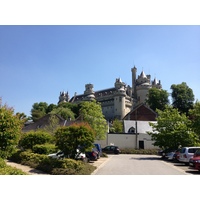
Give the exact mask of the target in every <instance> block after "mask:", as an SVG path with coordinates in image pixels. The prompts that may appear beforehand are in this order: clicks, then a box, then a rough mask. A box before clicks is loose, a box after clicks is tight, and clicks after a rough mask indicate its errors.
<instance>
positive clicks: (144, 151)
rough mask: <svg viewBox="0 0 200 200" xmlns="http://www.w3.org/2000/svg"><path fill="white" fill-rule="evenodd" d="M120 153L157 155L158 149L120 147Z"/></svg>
mask: <svg viewBox="0 0 200 200" xmlns="http://www.w3.org/2000/svg"><path fill="white" fill-rule="evenodd" d="M120 150H121V153H122V154H145V155H157V154H158V149H133V148H120Z"/></svg>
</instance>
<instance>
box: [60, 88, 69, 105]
mask: <svg viewBox="0 0 200 200" xmlns="http://www.w3.org/2000/svg"><path fill="white" fill-rule="evenodd" d="M69 99H70V98H69V94H68V92H67V93H66V92H65V91H63V92H60V96H59V101H58V104H59V103H62V102H69Z"/></svg>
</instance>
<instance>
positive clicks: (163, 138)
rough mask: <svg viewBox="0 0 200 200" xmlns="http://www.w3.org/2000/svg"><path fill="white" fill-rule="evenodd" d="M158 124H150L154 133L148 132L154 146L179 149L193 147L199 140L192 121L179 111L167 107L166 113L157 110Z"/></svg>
mask: <svg viewBox="0 0 200 200" xmlns="http://www.w3.org/2000/svg"><path fill="white" fill-rule="evenodd" d="M157 112H158V117H157V123H150V125H151V126H152V127H153V132H148V134H149V135H151V137H152V140H153V141H155V143H154V145H155V146H158V147H160V148H171V149H177V148H178V146H179V145H181V146H193V145H196V144H198V142H199V139H198V137H197V135H196V134H195V133H194V132H193V131H192V128H191V121H190V120H189V119H188V118H187V116H186V114H185V113H182V114H181V113H179V111H178V109H174V108H173V107H171V106H166V109H165V110H164V111H161V110H157Z"/></svg>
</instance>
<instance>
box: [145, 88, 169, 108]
mask: <svg viewBox="0 0 200 200" xmlns="http://www.w3.org/2000/svg"><path fill="white" fill-rule="evenodd" d="M168 98H169V95H168V93H167V91H166V90H162V89H158V88H155V87H154V88H151V89H149V93H148V96H147V100H146V102H147V104H148V105H149V106H150V108H151V109H152V110H154V111H156V109H159V110H164V109H165V106H166V105H169V99H168Z"/></svg>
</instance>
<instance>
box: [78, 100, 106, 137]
mask: <svg viewBox="0 0 200 200" xmlns="http://www.w3.org/2000/svg"><path fill="white" fill-rule="evenodd" d="M80 107H81V108H80V115H81V117H82V120H83V121H85V122H88V124H89V125H90V126H91V127H92V128H93V129H94V131H95V134H96V139H97V140H102V139H105V137H106V132H107V131H108V125H107V122H106V120H105V118H104V115H103V113H102V109H101V105H100V103H98V102H96V101H85V102H82V103H81V104H80Z"/></svg>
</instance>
